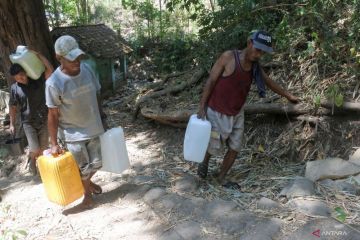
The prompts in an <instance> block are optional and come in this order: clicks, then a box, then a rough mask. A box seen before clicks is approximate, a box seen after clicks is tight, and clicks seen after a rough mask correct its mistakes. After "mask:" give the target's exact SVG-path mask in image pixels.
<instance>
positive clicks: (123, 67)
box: [51, 24, 132, 96]
mask: <svg viewBox="0 0 360 240" xmlns="http://www.w3.org/2000/svg"><path fill="white" fill-rule="evenodd" d="M62 35H70V36H72V37H74V38H75V39H76V40H77V41H78V43H79V45H80V48H81V49H82V50H83V51H85V52H86V54H87V55H88V57H89V58H88V59H87V60H85V61H87V62H88V63H89V64H90V65H91V66H92V67H93V69H94V70H95V72H96V74H97V75H98V77H99V80H100V84H101V88H102V91H101V93H102V95H103V96H107V95H109V94H111V93H112V92H113V90H114V89H116V88H117V87H119V86H121V85H124V84H125V83H126V73H127V55H128V54H129V53H130V52H131V51H132V49H131V47H130V46H129V45H128V44H127V43H126V41H125V40H124V39H123V38H122V37H121V36H120V35H118V34H116V32H114V31H113V30H112V29H111V28H109V27H107V26H105V25H104V24H97V25H84V26H70V27H57V28H54V29H53V30H52V31H51V36H52V39H53V41H54V42H55V41H56V39H57V38H59V37H60V36H62ZM115 66H117V69H116V70H117V71H118V72H119V73H120V74H115Z"/></svg>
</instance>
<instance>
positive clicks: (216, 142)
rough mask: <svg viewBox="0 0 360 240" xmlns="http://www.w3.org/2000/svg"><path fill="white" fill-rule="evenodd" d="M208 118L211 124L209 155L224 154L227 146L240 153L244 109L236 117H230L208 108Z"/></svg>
mask: <svg viewBox="0 0 360 240" xmlns="http://www.w3.org/2000/svg"><path fill="white" fill-rule="evenodd" d="M206 116H207V120H209V121H210V123H211V137H210V142H209V146H208V149H207V151H208V153H209V154H211V155H220V154H222V153H223V148H224V145H225V144H226V145H227V146H228V147H229V148H230V149H232V150H234V151H236V152H239V151H240V150H241V147H242V141H243V135H244V119H245V118H244V109H241V110H240V112H239V113H238V114H237V115H235V116H228V115H225V114H222V113H219V112H217V111H215V110H213V109H211V108H210V107H208V109H207V113H206Z"/></svg>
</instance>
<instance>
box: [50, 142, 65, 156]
mask: <svg viewBox="0 0 360 240" xmlns="http://www.w3.org/2000/svg"><path fill="white" fill-rule="evenodd" d="M63 152H64V150H63V149H62V148H61V147H60V146H59V145H58V144H56V145H51V154H52V155H59V154H62V153H63Z"/></svg>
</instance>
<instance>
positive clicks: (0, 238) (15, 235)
mask: <svg viewBox="0 0 360 240" xmlns="http://www.w3.org/2000/svg"><path fill="white" fill-rule="evenodd" d="M10 209H11V205H0V210H1V212H3V213H4V214H5V217H6V215H7V214H8V213H9V211H10ZM26 236H27V232H26V231H24V230H21V229H17V230H14V229H8V228H6V229H3V230H2V231H1V232H0V240H17V239H24V238H25V237H26Z"/></svg>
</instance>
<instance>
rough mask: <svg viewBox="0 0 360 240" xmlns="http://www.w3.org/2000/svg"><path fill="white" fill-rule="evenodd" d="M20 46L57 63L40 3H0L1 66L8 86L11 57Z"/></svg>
mask: <svg viewBox="0 0 360 240" xmlns="http://www.w3.org/2000/svg"><path fill="white" fill-rule="evenodd" d="M18 45H26V46H29V47H30V48H31V49H34V50H36V51H38V52H40V53H42V54H43V55H44V56H45V57H47V58H48V59H49V60H50V61H51V62H53V63H54V59H53V56H54V51H53V43H52V41H51V37H50V32H49V26H48V23H47V20H46V16H45V10H44V5H43V2H42V1H41V0H26V1H22V0H1V1H0V66H2V67H3V69H2V70H3V72H4V74H5V77H6V80H7V83H8V85H10V84H11V83H12V79H11V78H10V76H9V74H8V69H9V67H10V65H11V62H10V59H9V55H10V53H12V52H13V51H14V50H15V49H16V47H17V46H18Z"/></svg>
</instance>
